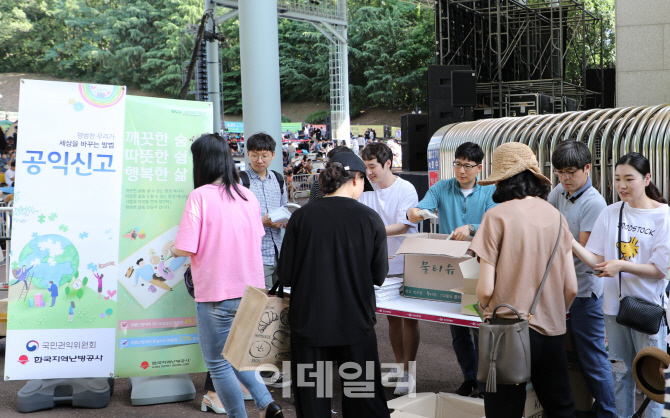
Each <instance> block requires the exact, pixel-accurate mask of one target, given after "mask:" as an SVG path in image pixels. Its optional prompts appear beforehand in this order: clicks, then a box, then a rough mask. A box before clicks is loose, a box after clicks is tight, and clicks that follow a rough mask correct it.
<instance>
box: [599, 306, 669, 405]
mask: <svg viewBox="0 0 670 418" xmlns="http://www.w3.org/2000/svg"><path fill="white" fill-rule="evenodd" d="M605 331H606V332H607V341H608V343H609V354H610V360H612V361H622V362H623V365H622V364H613V365H612V374H613V375H614V396H615V397H616V412H617V416H618V417H620V418H629V417H631V416H633V414H634V413H635V380H634V379H633V360H635V356H636V355H637V353H638V352H639V351H640V350H642V349H643V348H644V347H657V348H660V349H661V350H663V352H665V336H666V334H667V331H666V327H665V324H662V325H661V327H660V329H659V330H658V334H656V335H647V334H643V333H641V332H637V331H633V330H632V329H630V328H628V327H625V326H623V325H619V324H617V322H616V315H605ZM662 411H663V405H661V404H659V403H656V402H650V403H649V406H647V409H646V410H645V413H644V416H645V417H646V418H661V413H662Z"/></svg>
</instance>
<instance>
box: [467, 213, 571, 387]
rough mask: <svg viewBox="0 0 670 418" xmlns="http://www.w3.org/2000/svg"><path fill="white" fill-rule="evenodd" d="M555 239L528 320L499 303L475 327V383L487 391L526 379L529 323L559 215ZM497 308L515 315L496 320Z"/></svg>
mask: <svg viewBox="0 0 670 418" xmlns="http://www.w3.org/2000/svg"><path fill="white" fill-rule="evenodd" d="M558 222H559V227H558V238H556V244H555V245H554V250H553V252H552V253H551V258H549V262H548V263H547V268H546V270H545V271H544V277H542V282H541V283H540V288H539V289H538V291H537V294H536V295H535V300H534V301H533V305H532V306H531V308H530V311H529V312H528V321H526V320H525V319H523V318H522V317H521V314H520V313H519V311H517V310H516V309H515V308H514V307H513V306H511V305H508V304H506V303H501V304H499V305H498V306H496V307H495V308H494V309H493V317H492V318H487V319H486V320H485V321H484V322H482V323H481V324H480V325H479V366H478V367H477V380H479V381H480V382H486V391H487V392H496V385H515V384H519V383H525V382H527V381H529V380H530V334H529V328H528V326H529V323H530V320H531V318H532V317H533V314H534V313H535V308H536V307H537V303H538V302H539V301H540V295H542V289H543V288H544V283H545V282H546V281H547V276H548V275H549V270H550V269H551V264H552V263H553V261H554V256H556V250H557V249H558V244H559V243H560V242H561V235H562V232H563V216H560V215H559V219H558ZM499 308H507V309H509V310H511V311H512V312H514V313H515V314H516V316H517V317H516V318H514V319H501V318H498V317H497V311H498V309H499Z"/></svg>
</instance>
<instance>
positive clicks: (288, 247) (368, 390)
mask: <svg viewBox="0 0 670 418" xmlns="http://www.w3.org/2000/svg"><path fill="white" fill-rule="evenodd" d="M319 180H320V183H321V189H322V190H323V192H324V193H325V194H326V196H325V198H323V199H319V200H317V201H315V202H312V203H310V204H309V205H306V206H304V207H303V208H300V209H298V210H297V211H295V212H294V213H293V215H292V216H291V219H290V220H289V222H288V226H287V227H286V234H285V236H284V241H283V245H282V251H281V257H280V259H279V265H278V270H277V273H278V274H279V278H280V282H281V284H282V285H284V286H286V287H291V309H290V311H289V324H290V325H291V375H292V382H293V383H292V385H293V387H292V389H293V397H294V400H295V407H296V413H297V416H298V417H299V418H300V417H308V418H319V417H324V418H325V417H330V416H331V409H330V408H331V405H330V398H331V397H332V389H331V390H330V393H329V391H328V388H332V376H333V375H334V374H335V373H336V372H332V367H333V364H334V363H333V362H335V361H336V362H337V364H338V365H340V366H342V365H344V364H345V363H348V365H347V366H349V367H347V366H345V367H344V368H341V369H340V370H339V374H340V378H341V380H342V384H343V388H344V395H343V398H342V412H343V416H344V417H345V418H350V417H370V418H372V417H389V410H388V407H387V406H386V399H385V397H384V391H383V387H382V384H381V371H380V366H379V355H378V352H377V337H376V335H375V329H374V326H375V323H376V316H375V309H376V304H375V293H374V285H379V286H381V285H382V284H383V283H384V279H385V278H386V274H387V273H388V253H387V246H386V229H385V227H384V223H383V222H382V220H381V218H380V217H379V215H378V214H377V213H376V212H375V211H373V210H372V209H370V208H368V207H367V206H365V205H363V204H361V203H358V202H357V200H358V198H359V197H360V196H361V194H362V193H363V191H364V190H372V186H371V185H370V183H369V181H368V179H367V178H366V177H365V164H364V163H363V160H361V159H360V158H359V157H358V156H356V155H354V154H351V153H340V154H338V155H335V156H334V157H333V158H332V159H331V160H330V162H329V163H327V164H326V168H325V169H324V170H323V171H322V172H321V174H320V176H319ZM323 254H334V256H333V257H328V258H325V259H324V257H323ZM354 363H355V365H353V364H354ZM298 365H301V366H300V369H298ZM368 365H369V366H370V367H367V366H368ZM331 372H332V373H331ZM343 372H344V373H343ZM299 374H300V376H299ZM314 375H317V377H315V376H314ZM299 382H307V385H299ZM308 385H309V387H305V386H308Z"/></svg>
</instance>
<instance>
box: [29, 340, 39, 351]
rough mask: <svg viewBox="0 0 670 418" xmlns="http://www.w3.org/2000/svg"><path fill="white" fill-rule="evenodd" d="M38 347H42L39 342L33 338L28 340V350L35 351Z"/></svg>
mask: <svg viewBox="0 0 670 418" xmlns="http://www.w3.org/2000/svg"><path fill="white" fill-rule="evenodd" d="M38 348H40V343H38V342H37V341H35V340H31V341H28V342H27V343H26V350H28V351H30V352H33V351H35V350H37V349H38Z"/></svg>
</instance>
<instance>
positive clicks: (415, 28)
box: [348, 2, 435, 107]
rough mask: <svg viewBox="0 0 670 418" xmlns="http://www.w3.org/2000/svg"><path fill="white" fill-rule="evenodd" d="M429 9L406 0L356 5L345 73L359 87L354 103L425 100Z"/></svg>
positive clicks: (399, 103)
mask: <svg viewBox="0 0 670 418" xmlns="http://www.w3.org/2000/svg"><path fill="white" fill-rule="evenodd" d="M433 25H434V24H433V12H432V11H427V10H426V9H421V8H420V7H418V6H413V5H410V4H407V3H401V2H398V3H395V2H387V3H386V4H384V5H383V6H381V7H371V6H367V7H361V8H360V9H358V10H357V11H356V13H355V14H354V15H352V20H351V23H350V26H349V30H348V34H349V55H350V73H353V74H358V75H359V77H360V75H361V74H362V75H363V77H362V79H360V78H359V79H358V80H355V81H356V82H358V83H359V85H360V86H361V87H363V89H352V90H353V94H352V99H353V100H354V101H355V102H361V103H366V104H374V105H380V106H384V107H397V106H408V107H413V106H416V105H419V106H424V107H425V101H426V85H425V84H426V81H425V80H426V75H425V74H426V70H427V69H428V65H429V64H432V63H434V48H433V39H434V37H435V32H434V29H433V27H434V26H433Z"/></svg>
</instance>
